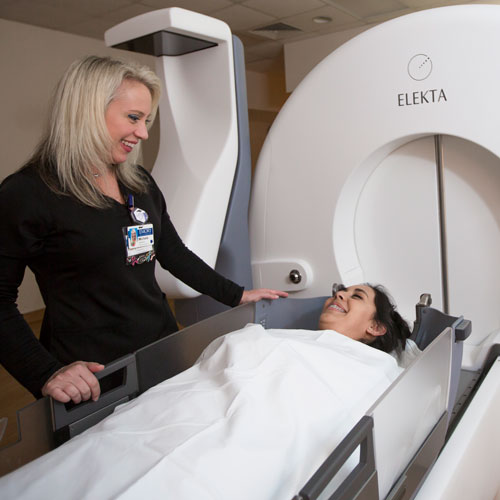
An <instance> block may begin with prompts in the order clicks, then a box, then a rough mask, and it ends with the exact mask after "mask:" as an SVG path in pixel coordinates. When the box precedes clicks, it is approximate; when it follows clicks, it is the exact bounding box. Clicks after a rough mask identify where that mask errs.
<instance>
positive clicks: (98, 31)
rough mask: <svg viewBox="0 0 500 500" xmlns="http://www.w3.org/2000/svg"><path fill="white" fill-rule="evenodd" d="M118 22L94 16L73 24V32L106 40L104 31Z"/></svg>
mask: <svg viewBox="0 0 500 500" xmlns="http://www.w3.org/2000/svg"><path fill="white" fill-rule="evenodd" d="M115 24H116V23H115V22H112V21H105V20H103V19H101V18H98V19H96V18H93V19H90V20H88V21H83V22H81V23H78V24H74V25H72V26H71V33H75V34H76V35H82V36H87V37H90V38H97V39H98V40H104V33H105V32H106V31H107V30H109V28H112V27H113V26H114V25H115Z"/></svg>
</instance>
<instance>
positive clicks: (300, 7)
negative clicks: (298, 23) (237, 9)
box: [242, 0, 325, 18]
mask: <svg viewBox="0 0 500 500" xmlns="http://www.w3.org/2000/svg"><path fill="white" fill-rule="evenodd" d="M242 5H244V6H246V7H250V8H252V9H256V10H259V11H261V12H264V13H265V14H269V15H271V16H275V17H278V18H280V17H290V16H294V15H295V14H301V13H302V12H306V11H308V10H312V9H319V8H321V7H323V6H324V5H325V4H324V2H322V1H321V0H245V1H244V2H243V4H242Z"/></svg>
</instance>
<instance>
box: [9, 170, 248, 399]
mask: <svg viewBox="0 0 500 500" xmlns="http://www.w3.org/2000/svg"><path fill="white" fill-rule="evenodd" d="M139 168H140V167H139ZM144 173H145V174H146V175H147V176H148V178H149V192H148V193H146V194H137V193H131V194H134V198H135V206H136V207H139V208H141V209H143V210H145V211H146V212H147V214H148V215H149V220H148V223H152V224H153V227H154V241H155V243H154V249H155V252H156V258H157V259H158V262H159V263H160V264H161V265H162V267H164V268H165V269H167V270H168V271H170V272H171V273H172V274H173V275H174V276H176V277H177V278H179V279H180V280H181V281H183V282H184V283H186V284H187V285H189V286H190V287H192V288H194V289H196V290H197V291H199V292H201V293H204V294H207V295H210V296H211V297H213V298H214V299H216V300H218V301H220V302H223V303H225V304H227V305H230V306H235V305H237V304H238V303H239V302H240V300H241V296H242V294H243V288H242V287H240V286H238V285H236V284H235V283H233V282H232V281H230V280H228V279H226V278H224V277H222V276H221V275H219V274H218V273H216V272H215V271H214V270H213V269H212V268H210V267H209V266H208V265H207V264H205V263H204V262H203V261H202V260H201V259H199V258H198V257H197V256H196V255H195V254H193V253H192V252H191V251H190V250H189V249H188V248H187V247H186V246H185V245H184V244H183V242H182V241H181V239H180V237H179V236H178V234H177V232H176V230H175V228H174V226H173V225H172V222H171V221H170V217H169V215H168V213H167V209H166V204H165V200H164V198H163V196H162V193H161V192H160V190H159V188H158V186H157V185H156V183H155V182H154V180H153V179H152V177H151V176H150V175H149V174H148V173H147V172H146V171H145V170H144ZM120 188H121V189H122V191H123V194H124V195H127V194H129V192H128V191H127V190H126V189H125V188H124V186H122V185H120ZM0 220H1V227H2V231H1V233H0V234H1V237H0V362H1V363H2V364H3V365H4V366H5V368H6V369H7V370H8V371H9V372H10V373H11V374H12V375H13V376H14V377H15V378H16V379H17V380H18V381H19V382H21V383H22V384H23V385H24V386H25V387H26V388H27V389H28V390H30V391H31V392H32V393H33V394H34V395H35V396H37V397H39V396H40V395H41V392H40V391H41V388H42V387H43V384H44V383H45V382H46V380H47V379H48V378H49V377H50V375H52V374H53V373H54V372H55V371H56V370H57V369H59V368H60V367H62V366H63V365H66V364H68V363H71V362H73V361H76V360H84V361H96V362H99V363H107V362H109V361H112V360H114V359H116V358H118V357H120V356H123V355H125V354H128V353H130V352H133V351H135V350H137V349H139V348H140V347H143V346H145V345H147V344H149V343H151V342H153V341H155V340H158V339H159V338H161V337H163V336H165V335H168V334H169V333H171V332H174V331H176V330H177V324H176V321H175V319H174V316H173V315H172V312H171V311H170V308H169V306H168V302H167V301H166V300H165V295H164V294H163V293H162V291H161V290H160V288H159V286H158V283H157V281H156V279H155V274H154V268H155V261H154V260H153V261H152V262H146V263H143V264H139V265H134V266H131V265H126V264H125V260H126V255H125V253H126V251H125V243H124V236H123V231H122V229H123V228H124V227H127V226H130V225H132V222H131V219H130V214H129V210H128V207H126V206H125V205H121V204H120V203H118V202H115V201H114V200H113V203H112V205H111V206H110V207H109V208H106V209H97V208H92V207H89V206H86V205H84V204H82V203H81V202H79V201H77V200H76V199H75V198H73V197H71V196H65V195H58V194H55V193H54V192H53V191H51V190H50V189H49V188H48V186H47V185H46V184H45V183H44V182H43V181H42V179H41V178H40V177H39V175H38V173H37V170H36V168H35V167H34V166H32V165H31V166H28V167H25V168H23V169H22V170H20V171H18V172H16V173H15V174H13V175H11V176H9V177H7V178H6V179H5V180H4V182H3V183H2V185H1V186H0ZM26 266H28V267H29V268H30V269H31V270H32V271H33V273H34V274H35V277H36V280H37V283H38V286H39V288H40V291H41V294H42V297H43V300H44V303H45V306H46V309H45V315H44V319H43V324H42V328H41V333H40V342H38V340H37V339H36V337H35V336H34V335H33V333H32V331H31V329H30V328H29V326H28V325H27V324H26V322H25V321H24V319H23V317H22V315H21V314H20V313H19V311H18V309H17V306H16V300H17V292H18V287H19V285H20V284H21V282H22V279H23V276H24V272H25V268H26Z"/></svg>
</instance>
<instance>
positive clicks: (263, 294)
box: [240, 288, 288, 304]
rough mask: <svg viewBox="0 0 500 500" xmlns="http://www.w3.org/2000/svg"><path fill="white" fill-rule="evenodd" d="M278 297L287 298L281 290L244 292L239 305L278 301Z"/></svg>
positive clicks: (264, 289)
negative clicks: (267, 300) (269, 300)
mask: <svg viewBox="0 0 500 500" xmlns="http://www.w3.org/2000/svg"><path fill="white" fill-rule="evenodd" d="M280 297H284V298H286V297H288V293H287V292H282V291H281V290H271V289H269V288H257V289H256V290H245V291H244V292H243V295H242V296H241V300H240V304H247V303H248V302H259V300H262V299H272V300H274V299H279V298H280Z"/></svg>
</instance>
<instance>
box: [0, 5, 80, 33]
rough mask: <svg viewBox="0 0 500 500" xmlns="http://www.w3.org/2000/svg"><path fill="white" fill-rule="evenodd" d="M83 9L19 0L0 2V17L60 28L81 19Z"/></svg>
mask: <svg viewBox="0 0 500 500" xmlns="http://www.w3.org/2000/svg"><path fill="white" fill-rule="evenodd" d="M82 15H83V14H82V12H81V11H74V10H73V9H58V8H55V7H52V6H51V5H45V4H42V3H40V2H38V1H36V0H18V1H17V2H14V3H8V4H3V3H2V4H0V17H2V18H4V19H10V20H11V21H18V22H21V23H28V24H32V25H35V26H43V27H45V28H51V29H58V28H60V27H64V26H67V25H69V24H72V23H75V22H78V21H81V19H82Z"/></svg>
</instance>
